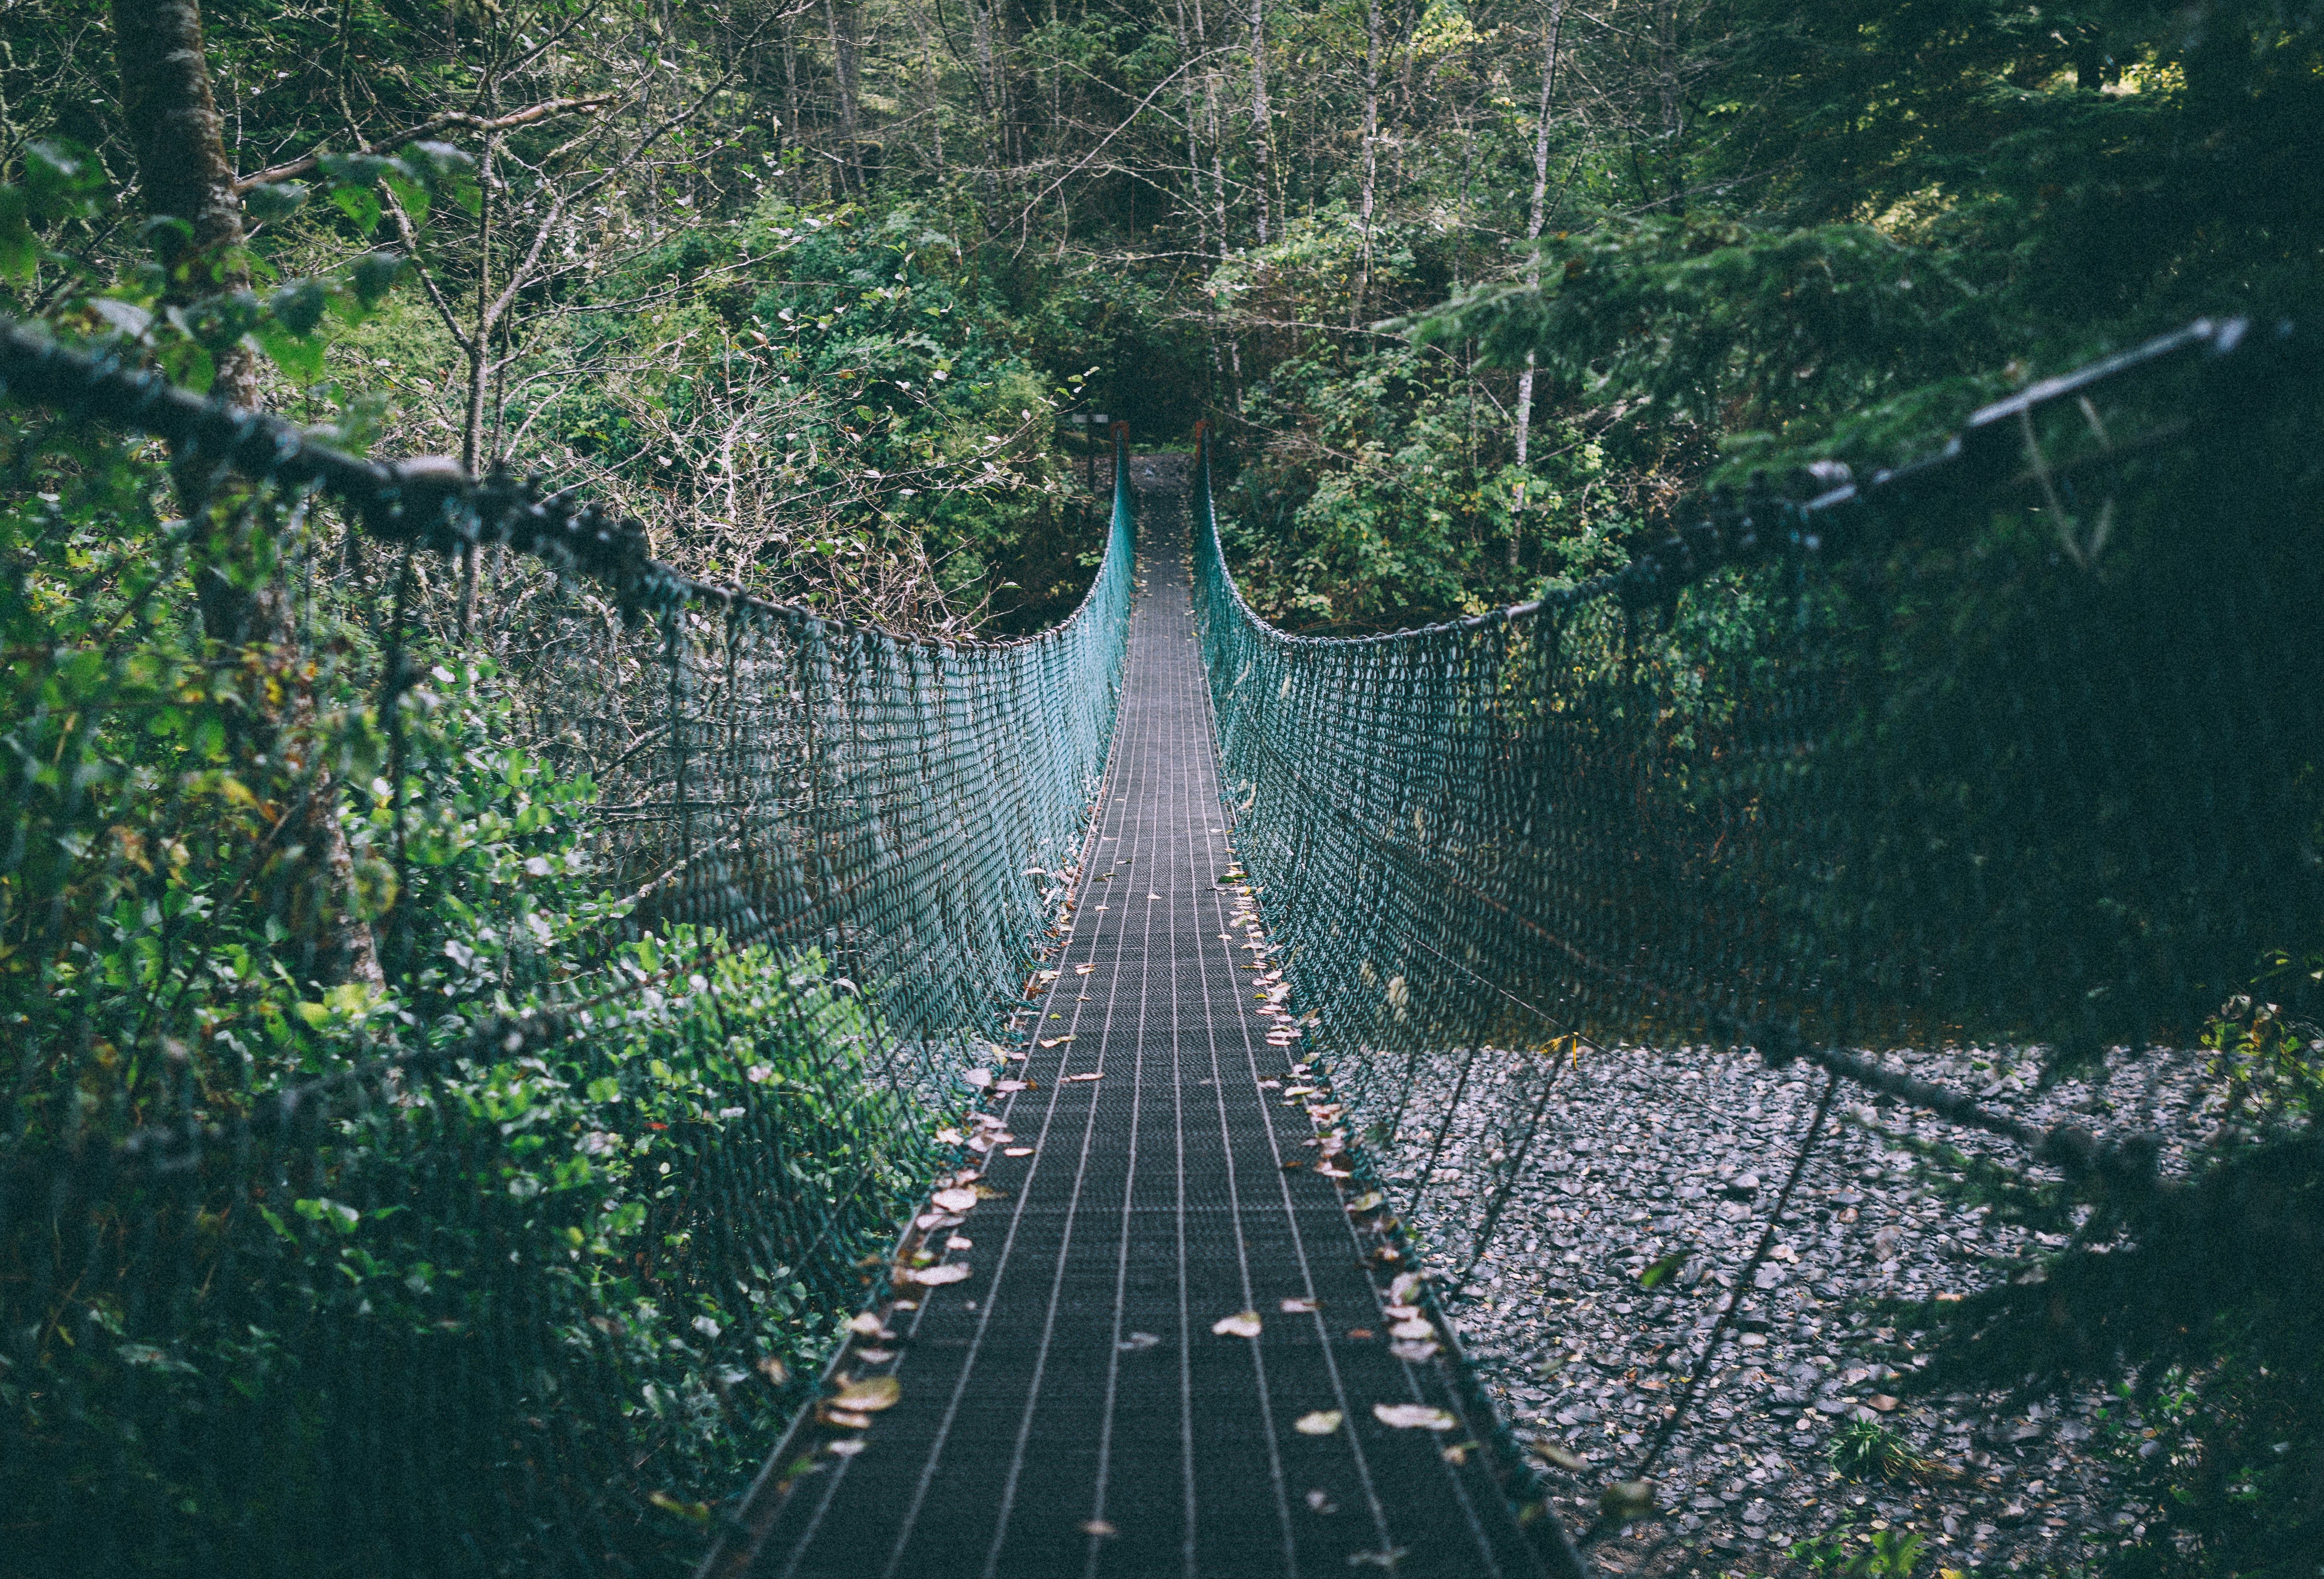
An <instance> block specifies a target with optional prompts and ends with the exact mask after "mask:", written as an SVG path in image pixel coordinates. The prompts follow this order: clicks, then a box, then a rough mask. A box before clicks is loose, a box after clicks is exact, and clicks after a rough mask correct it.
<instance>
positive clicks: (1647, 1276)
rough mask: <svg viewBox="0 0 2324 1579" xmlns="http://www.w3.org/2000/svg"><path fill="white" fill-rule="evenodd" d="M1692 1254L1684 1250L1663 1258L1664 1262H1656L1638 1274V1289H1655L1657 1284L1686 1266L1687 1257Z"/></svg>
mask: <svg viewBox="0 0 2324 1579" xmlns="http://www.w3.org/2000/svg"><path fill="white" fill-rule="evenodd" d="M1690 1253H1692V1252H1690V1251H1683V1250H1682V1251H1673V1252H1672V1253H1670V1254H1669V1255H1666V1256H1665V1257H1663V1259H1662V1260H1658V1261H1656V1262H1655V1263H1654V1265H1652V1266H1650V1267H1648V1268H1646V1270H1644V1271H1642V1272H1640V1273H1639V1274H1638V1287H1639V1288H1653V1287H1654V1286H1655V1284H1657V1283H1659V1282H1661V1281H1662V1280H1663V1279H1665V1278H1667V1277H1669V1276H1670V1275H1671V1274H1672V1273H1674V1272H1675V1271H1677V1270H1679V1269H1680V1268H1681V1267H1683V1266H1684V1265H1686V1262H1687V1257H1688V1256H1689V1254H1690Z"/></svg>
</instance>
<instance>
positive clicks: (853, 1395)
mask: <svg viewBox="0 0 2324 1579" xmlns="http://www.w3.org/2000/svg"><path fill="white" fill-rule="evenodd" d="M903 1396H904V1384H903V1383H902V1382H900V1381H899V1380H896V1379H895V1378H894V1377H892V1376H867V1377H864V1378H863V1379H862V1380H860V1381H849V1382H844V1383H842V1384H841V1386H840V1389H839V1396H838V1397H836V1398H835V1399H832V1400H831V1407H832V1408H835V1409H848V1410H852V1411H853V1412H854V1413H856V1414H859V1415H870V1414H876V1413H878V1412H879V1411H880V1410H881V1409H884V1408H890V1407H891V1406H893V1405H894V1403H895V1401H896V1400H897V1399H899V1398H901V1397H903Z"/></svg>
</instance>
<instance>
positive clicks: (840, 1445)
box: [823, 1436, 863, 1458]
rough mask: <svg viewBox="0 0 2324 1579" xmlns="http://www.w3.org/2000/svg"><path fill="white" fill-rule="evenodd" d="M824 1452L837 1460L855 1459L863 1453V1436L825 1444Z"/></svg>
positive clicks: (842, 1438) (845, 1437)
mask: <svg viewBox="0 0 2324 1579" xmlns="http://www.w3.org/2000/svg"><path fill="white" fill-rule="evenodd" d="M823 1450H824V1451H825V1453H828V1454H831V1455H832V1456H833V1457H835V1458H853V1457H854V1456H855V1455H856V1454H859V1453H861V1452H862V1451H863V1438H862V1437H861V1436H842V1437H841V1438H840V1439H839V1440H838V1441H836V1442H826V1443H825V1444H824V1445H823Z"/></svg>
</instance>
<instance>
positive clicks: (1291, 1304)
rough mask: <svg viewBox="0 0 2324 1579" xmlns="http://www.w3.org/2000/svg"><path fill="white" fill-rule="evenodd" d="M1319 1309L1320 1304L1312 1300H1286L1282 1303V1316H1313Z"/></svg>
mask: <svg viewBox="0 0 2324 1579" xmlns="http://www.w3.org/2000/svg"><path fill="white" fill-rule="evenodd" d="M1319 1308H1321V1306H1320V1302H1319V1301H1317V1300H1315V1299H1313V1298H1306V1297H1302V1298H1298V1299H1286V1300H1285V1301H1284V1302H1283V1314H1284V1315H1286V1316H1313V1315H1314V1314H1315V1312H1316V1311H1317V1310H1318V1309H1319Z"/></svg>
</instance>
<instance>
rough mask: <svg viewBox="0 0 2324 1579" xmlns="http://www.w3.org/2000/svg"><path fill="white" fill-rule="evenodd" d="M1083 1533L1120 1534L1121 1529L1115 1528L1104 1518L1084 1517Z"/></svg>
mask: <svg viewBox="0 0 2324 1579" xmlns="http://www.w3.org/2000/svg"><path fill="white" fill-rule="evenodd" d="M1082 1533H1083V1534H1084V1535H1095V1536H1108V1535H1120V1533H1121V1531H1120V1530H1118V1529H1116V1528H1114V1527H1113V1526H1111V1524H1108V1523H1107V1522H1106V1521H1105V1520H1104V1519H1083V1520H1082Z"/></svg>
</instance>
